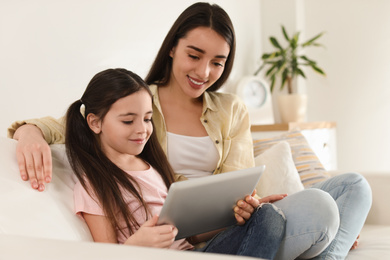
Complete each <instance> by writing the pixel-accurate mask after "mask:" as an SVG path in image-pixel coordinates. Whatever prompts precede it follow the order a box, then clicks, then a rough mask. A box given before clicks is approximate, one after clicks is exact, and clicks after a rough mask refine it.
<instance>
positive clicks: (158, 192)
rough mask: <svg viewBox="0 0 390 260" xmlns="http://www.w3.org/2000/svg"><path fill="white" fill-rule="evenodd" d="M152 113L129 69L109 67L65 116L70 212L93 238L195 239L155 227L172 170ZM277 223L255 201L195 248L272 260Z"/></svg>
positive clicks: (280, 221)
mask: <svg viewBox="0 0 390 260" xmlns="http://www.w3.org/2000/svg"><path fill="white" fill-rule="evenodd" d="M152 114H153V109H152V94H151V92H150V90H149V88H148V86H147V85H146V83H144V82H143V81H142V79H141V78H140V77H138V76H137V75H135V74H134V73H132V72H130V71H127V70H125V69H109V70H105V71H102V72H100V73H98V74H97V75H95V77H93V78H92V80H91V82H90V83H89V85H88V87H87V89H86V90H85V92H84V94H83V96H82V97H81V99H80V100H77V101H75V102H74V103H73V104H72V105H71V106H70V107H69V109H68V112H67V115H66V122H67V123H66V142H65V144H66V151H67V155H68V158H69V161H70V164H71V166H72V169H73V170H74V172H75V174H76V176H77V177H78V180H79V182H78V183H76V185H75V188H74V199H75V210H76V212H77V214H79V215H80V216H82V217H83V218H84V220H85V221H86V223H87V224H88V227H89V229H90V231H91V233H92V236H93V239H94V241H97V242H108V243H121V244H128V245H138V246H150V247H159V248H172V249H179V250H193V249H194V247H193V245H192V244H190V243H189V242H188V240H190V239H194V240H197V239H196V237H193V238H190V239H188V240H185V239H182V240H178V241H175V240H174V239H175V236H176V234H177V229H176V228H175V227H173V226H171V225H161V226H156V223H157V220H158V214H159V212H160V210H161V208H162V205H163V203H164V200H165V198H166V195H167V190H168V188H169V186H170V184H171V183H172V182H173V180H174V177H173V176H174V173H173V170H172V169H171V167H170V165H169V163H168V161H167V158H166V156H165V154H164V152H163V150H162V149H161V147H160V145H159V142H158V140H157V137H156V135H155V134H154V132H153V124H152ZM232 214H233V212H232ZM284 227H285V220H284V217H283V216H282V214H281V213H280V212H279V211H278V210H277V209H276V208H275V207H274V206H273V205H271V204H267V205H263V206H262V207H261V208H260V209H258V210H257V211H255V212H254V213H253V215H252V217H251V218H250V220H249V221H247V223H246V224H245V225H243V226H238V225H236V226H233V227H230V228H228V229H226V230H225V231H222V232H219V233H218V234H217V236H215V237H214V238H213V239H212V240H210V241H209V242H208V243H207V244H206V246H205V247H203V248H202V249H200V251H204V252H216V253H224V254H236V255H247V256H254V257H261V258H267V259H272V258H273V257H274V256H275V254H276V252H277V250H278V248H279V244H280V242H281V239H282V237H283V234H284ZM213 233H216V232H213Z"/></svg>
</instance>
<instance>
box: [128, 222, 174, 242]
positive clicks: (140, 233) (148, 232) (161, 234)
mask: <svg viewBox="0 0 390 260" xmlns="http://www.w3.org/2000/svg"><path fill="white" fill-rule="evenodd" d="M157 221H158V216H153V218H151V219H149V220H147V221H145V223H144V224H142V225H141V227H140V228H139V229H138V230H137V231H136V232H135V233H134V234H133V235H132V236H130V237H129V238H128V239H127V240H126V242H125V244H126V245H135V246H146V247H158V248H169V247H170V246H171V245H172V243H173V242H174V241H175V237H176V235H177V232H178V230H177V228H175V227H174V226H171V225H161V226H156V224H157Z"/></svg>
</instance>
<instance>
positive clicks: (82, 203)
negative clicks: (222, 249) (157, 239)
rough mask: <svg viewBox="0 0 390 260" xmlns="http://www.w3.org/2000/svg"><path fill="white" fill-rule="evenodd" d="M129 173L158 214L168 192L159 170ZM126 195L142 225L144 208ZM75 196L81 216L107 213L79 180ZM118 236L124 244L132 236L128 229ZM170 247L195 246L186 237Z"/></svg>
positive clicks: (126, 199)
mask: <svg viewBox="0 0 390 260" xmlns="http://www.w3.org/2000/svg"><path fill="white" fill-rule="evenodd" d="M127 173H128V174H130V175H131V176H132V177H133V178H134V179H135V180H136V181H137V182H138V184H139V185H140V188H141V191H142V196H143V199H144V200H145V202H146V203H147V204H148V206H149V209H150V212H151V214H152V216H154V215H158V214H159V213H160V211H161V208H162V206H163V204H164V201H165V198H166V197H167V192H168V190H167V187H166V186H165V183H164V181H163V179H162V178H161V176H160V174H158V172H157V171H156V170H155V169H154V168H153V167H150V168H149V169H148V170H146V171H127ZM124 195H125V196H126V197H125V201H126V202H127V204H128V206H129V208H130V211H131V212H132V214H133V216H134V218H135V219H136V220H137V222H138V223H139V224H140V225H142V224H143V223H144V222H145V220H146V214H145V210H144V208H143V207H142V206H141V204H140V203H139V202H138V201H137V200H136V199H135V198H134V197H133V196H132V195H131V194H129V193H128V192H125V193H124ZM73 196H74V206H75V212H76V214H78V215H79V216H82V214H80V213H81V212H85V213H88V214H92V215H99V216H104V215H105V214H104V212H103V209H102V208H101V207H100V204H99V203H97V199H94V198H92V197H91V196H89V194H88V193H87V191H86V190H85V189H84V188H83V186H82V185H81V183H80V182H79V181H78V182H77V183H76V185H75V187H74V191H73ZM119 224H120V226H123V227H125V226H126V224H125V222H123V223H119ZM121 224H123V225H121ZM117 236H118V237H117V238H118V242H119V243H121V244H123V243H124V242H125V241H126V240H127V238H128V237H129V236H130V233H129V231H128V230H127V231H126V232H125V235H123V234H122V232H119V231H117ZM170 248H171V249H177V250H189V249H192V248H193V246H192V245H191V244H190V243H188V242H187V241H186V240H185V239H181V240H177V241H175V242H174V243H173V244H172V246H171V247H170Z"/></svg>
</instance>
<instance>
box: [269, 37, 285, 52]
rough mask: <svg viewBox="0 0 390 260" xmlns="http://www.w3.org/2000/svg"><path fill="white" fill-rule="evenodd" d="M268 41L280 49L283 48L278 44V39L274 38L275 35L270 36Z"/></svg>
mask: <svg viewBox="0 0 390 260" xmlns="http://www.w3.org/2000/svg"><path fill="white" fill-rule="evenodd" d="M269 40H270V42H271V43H272V45H273V46H274V47H276V48H278V49H280V50H283V48H282V46H280V44H279V42H278V40H276V38H275V37H270V38H269Z"/></svg>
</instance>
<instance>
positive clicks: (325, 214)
mask: <svg viewBox="0 0 390 260" xmlns="http://www.w3.org/2000/svg"><path fill="white" fill-rule="evenodd" d="M275 205H276V206H277V207H280V208H281V210H282V211H283V212H284V214H285V216H286V219H287V222H292V223H295V224H296V225H303V226H311V228H314V229H318V230H324V232H327V233H328V236H330V238H332V237H334V236H335V235H336V233H337V230H338V227H339V225H340V216H339V210H338V207H337V204H336V202H335V200H334V199H333V198H332V196H330V195H329V193H327V192H325V191H322V190H320V189H316V188H309V189H305V190H303V191H300V192H297V193H294V194H292V195H289V196H287V197H286V198H284V199H283V200H281V201H278V202H275Z"/></svg>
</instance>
